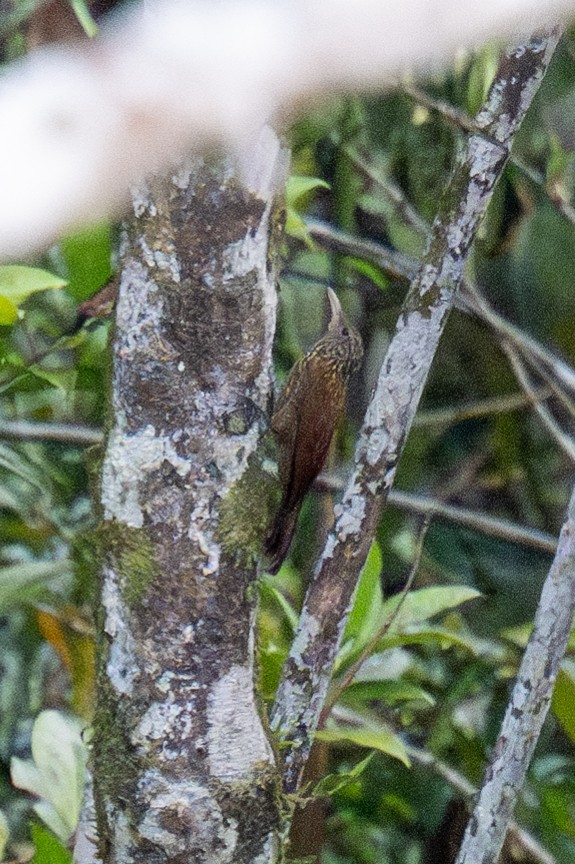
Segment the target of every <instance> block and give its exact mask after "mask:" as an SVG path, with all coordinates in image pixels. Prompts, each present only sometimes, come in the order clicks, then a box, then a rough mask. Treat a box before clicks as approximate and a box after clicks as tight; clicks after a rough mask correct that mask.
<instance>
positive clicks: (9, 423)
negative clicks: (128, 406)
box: [0, 420, 104, 445]
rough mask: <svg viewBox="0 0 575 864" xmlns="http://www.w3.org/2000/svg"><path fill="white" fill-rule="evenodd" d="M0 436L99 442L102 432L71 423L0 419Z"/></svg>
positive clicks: (37, 439) (100, 441) (84, 443)
mask: <svg viewBox="0 0 575 864" xmlns="http://www.w3.org/2000/svg"><path fill="white" fill-rule="evenodd" d="M0 438H17V439H19V440H22V441H63V442H64V443H66V444H80V445H90V444H101V443H102V441H103V439H104V433H103V432H102V431H101V430H100V429H94V428H92V427H89V426H77V425H76V424H72V423H31V422H29V421H28V420H0Z"/></svg>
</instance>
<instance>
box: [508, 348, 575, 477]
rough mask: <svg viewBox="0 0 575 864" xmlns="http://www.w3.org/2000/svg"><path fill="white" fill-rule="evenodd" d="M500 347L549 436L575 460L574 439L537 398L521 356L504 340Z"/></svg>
mask: <svg viewBox="0 0 575 864" xmlns="http://www.w3.org/2000/svg"><path fill="white" fill-rule="evenodd" d="M501 348H502V349H503V351H504V352H505V354H506V355H507V358H508V360H509V362H510V364H511V368H512V369H513V372H514V373H515V377H516V378H517V381H518V382H519V384H520V385H521V387H523V389H524V390H525V393H526V395H527V397H528V399H529V400H530V401H531V404H532V405H533V408H534V410H535V413H536V414H537V416H538V417H539V419H540V420H541V421H542V423H543V425H544V426H545V428H546V429H547V431H548V432H549V434H550V435H551V437H552V438H553V439H554V440H555V441H556V442H557V444H559V446H560V447H561V449H562V450H563V452H564V453H566V454H567V456H569V458H570V459H571V460H572V461H575V441H574V440H573V438H571V436H570V435H566V434H565V432H563V430H562V429H561V427H560V426H559V424H558V423H557V421H556V420H555V418H554V417H553V415H552V414H551V412H550V411H549V409H548V408H547V407H546V406H545V405H543V404H542V403H541V401H540V400H539V399H537V396H536V389H535V387H534V386H533V384H532V383H531V380H530V378H529V374H528V372H527V370H526V368H525V365H524V363H523V361H522V360H521V357H519V354H518V352H517V351H516V350H515V348H514V347H513V346H512V345H510V344H509V342H507V341H506V340H502V342H501Z"/></svg>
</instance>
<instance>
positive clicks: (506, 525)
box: [389, 489, 557, 555]
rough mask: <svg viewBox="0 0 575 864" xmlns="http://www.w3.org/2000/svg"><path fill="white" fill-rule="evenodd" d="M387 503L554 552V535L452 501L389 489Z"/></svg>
mask: <svg viewBox="0 0 575 864" xmlns="http://www.w3.org/2000/svg"><path fill="white" fill-rule="evenodd" d="M389 503H390V504H393V505H394V506H396V507H400V508H401V509H402V510H409V511H410V512H411V513H420V514H422V515H430V516H433V517H437V518H438V519H442V520H444V521H446V522H453V523H454V524H456V525H461V526H462V527H463V528H469V529H471V530H472V531H479V532H481V533H482V534H487V535H488V536H490V537H496V538H497V539H499V540H506V541H507V542H509V543H518V544H520V545H522V546H529V547H530V548H532V549H538V550H539V551H541V552H548V553H550V554H551V555H553V554H554V553H555V550H556V548H557V541H556V539H555V537H553V536H552V535H551V534H547V533H546V532H545V531H539V530H537V528H525V527H524V526H523V525H516V524H515V523H513V522H509V521H508V520H507V519H496V518H495V517H494V516H487V515H486V514H485V513H478V512H477V511H475V510H467V509H466V508H464V507H454V506H453V505H452V504H445V503H444V502H443V501H438V500H436V499H433V498H426V497H424V496H423V495H414V494H413V493H409V492H400V491H399V490H397V489H392V490H391V492H390V493H389Z"/></svg>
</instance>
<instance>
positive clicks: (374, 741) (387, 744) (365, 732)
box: [314, 715, 411, 768]
mask: <svg viewBox="0 0 575 864" xmlns="http://www.w3.org/2000/svg"><path fill="white" fill-rule="evenodd" d="M358 716H359V715H358ZM314 738H316V739H319V740H320V741H326V742H328V743H330V744H340V743H343V742H344V741H347V742H349V743H351V744H357V746H358V747H369V748H370V749H371V750H379V751H380V752H381V753H386V754H387V755H388V756H392V757H393V758H394V759H399V761H400V762H403V764H404V765H406V766H407V767H408V768H409V767H410V764H411V763H410V761H409V757H408V755H407V751H406V749H405V747H404V745H403V742H402V740H401V738H400V737H399V736H398V735H396V734H395V732H392V731H391V729H389V727H387V726H384V725H383V724H379V725H376V724H375V723H370V724H369V725H368V724H365V725H363V726H339V725H338V726H336V727H334V728H330V729H321V730H320V731H319V732H316V733H315V735H314Z"/></svg>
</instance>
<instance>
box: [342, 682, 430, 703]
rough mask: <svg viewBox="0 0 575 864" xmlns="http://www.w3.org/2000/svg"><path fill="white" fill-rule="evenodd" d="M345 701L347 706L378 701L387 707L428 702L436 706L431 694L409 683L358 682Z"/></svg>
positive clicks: (353, 685) (347, 692) (352, 685)
mask: <svg viewBox="0 0 575 864" xmlns="http://www.w3.org/2000/svg"><path fill="white" fill-rule="evenodd" d="M344 699H345V702H346V704H350V703H351V702H352V701H358V702H371V701H373V700H374V699H377V700H379V701H381V702H385V703H386V704H387V705H395V704H397V703H398V702H427V704H428V705H435V699H434V698H433V696H432V695H431V694H430V693H428V692H427V691H426V690H423V689H422V688H421V687H418V686H417V685H415V684H410V683H409V682H408V681H357V682H354V683H353V684H351V685H350V686H349V687H348V688H347V690H346V691H345V694H344Z"/></svg>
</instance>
